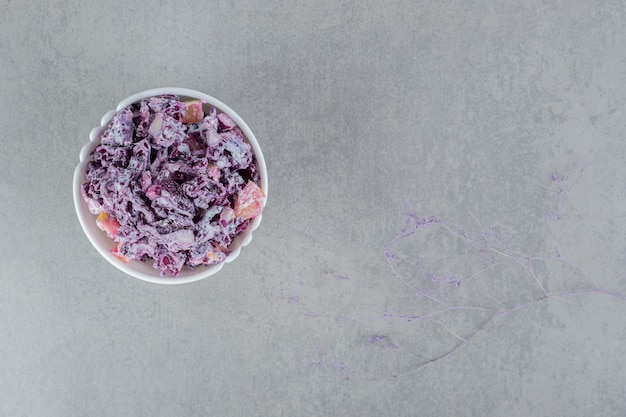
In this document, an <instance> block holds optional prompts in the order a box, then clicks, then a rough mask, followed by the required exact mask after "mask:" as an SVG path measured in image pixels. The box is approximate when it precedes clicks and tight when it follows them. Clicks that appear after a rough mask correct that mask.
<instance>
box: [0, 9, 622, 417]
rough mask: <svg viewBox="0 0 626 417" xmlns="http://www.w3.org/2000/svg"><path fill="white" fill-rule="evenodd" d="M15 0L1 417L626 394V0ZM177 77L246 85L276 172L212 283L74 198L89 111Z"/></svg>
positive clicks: (526, 404) (472, 405)
mask: <svg viewBox="0 0 626 417" xmlns="http://www.w3.org/2000/svg"><path fill="white" fill-rule="evenodd" d="M0 10H2V11H1V12H0V90H1V91H2V94H1V98H0V126H2V129H3V134H2V135H1V136H0V141H1V148H0V235H1V236H2V238H0V257H1V262H0V335H1V339H0V375H1V377H0V416H11V417H14V416H118V417H119V416H223V417H225V416H418V415H419V416H529V415H532V416H569V417H575V416H592V415H593V416H623V415H624V412H625V411H624V410H626V347H625V346H626V331H625V330H624V329H625V325H626V298H625V296H626V289H625V284H626V268H625V266H626V242H625V240H626V233H625V227H624V226H625V225H626V221H625V220H626V218H625V214H626V185H625V184H626V169H625V168H624V160H625V156H626V151H625V147H624V137H625V134H626V122H625V121H626V108H625V104H626V42H624V40H625V39H626V25H625V23H624V22H626V3H624V2H623V1H616V0H608V1H579V0H576V1H569V2H562V1H551V0H548V1H537V0H531V1H525V2H519V1H504V2H494V1H486V0H477V1H472V2H467V1H456V0H455V1H436V2H427V1H400V0H398V1H396V0H394V1H390V2H376V1H296V2H291V1H247V0H242V1H229V2H226V1H211V2H201V1H179V2H169V1H161V2H155V3H153V4H151V5H148V3H138V2H122V1H117V0H115V1H112V2H92V1H80V2H79V1H76V0H67V1H57V0H55V1H48V2H35V3H27V2H18V1H10V0H0ZM158 86H180V87H188V88H193V89H197V90H200V91H204V92H207V93H209V94H211V95H213V96H215V97H217V98H219V99H220V100H222V101H224V102H225V103H227V104H228V105H230V106H231V107H232V108H233V109H235V110H236V111H237V112H238V113H239V114H240V115H241V116H242V117H243V118H244V119H245V120H246V121H247V122H248V124H249V125H250V127H251V128H252V129H253V130H254V132H255V133H256V135H257V138H258V139H259V141H260V143H261V145H262V147H263V149H264V151H265V156H266V160H267V163H268V168H269V174H270V193H269V199H268V202H269V204H268V207H267V210H266V212H265V215H264V220H263V224H262V225H261V227H260V229H259V230H258V231H257V232H256V234H255V239H254V240H253V242H252V244H251V245H250V246H249V247H247V248H246V249H245V250H244V251H243V253H242V255H241V257H240V258H239V259H238V260H237V261H236V262H235V263H234V264H232V265H228V266H227V267H226V268H224V269H223V270H222V271H221V272H220V273H219V274H218V275H216V276H214V277H211V278H209V279H206V280H203V281H201V282H198V283H194V284H190V285H183V286H157V285H151V284H148V283H145V282H142V281H139V280H136V279H133V278H129V277H126V276H124V275H123V274H122V273H121V272H119V271H118V270H117V269H115V268H113V267H112V266H111V265H109V264H108V263H107V262H106V261H105V260H103V259H102V258H101V257H100V256H99V255H98V253H97V252H96V251H95V249H93V248H92V247H91V246H90V244H89V241H88V240H87V239H86V237H85V236H84V234H83V232H82V230H81V228H80V225H79V223H78V220H77V218H76V215H75V212H74V207H73V203H72V190H71V180H72V173H73V169H74V167H75V165H76V164H77V162H78V152H79V150H80V148H81V146H82V145H83V144H84V143H85V141H86V140H87V135H88V133H89V130H90V129H91V128H92V127H93V126H95V125H96V124H97V123H98V121H99V120H100V117H101V116H102V114H103V113H104V112H105V111H107V110H109V109H110V108H112V106H114V105H115V104H117V102H118V101H119V100H121V99H122V98H124V97H126V96H128V95H130V94H132V93H135V92H138V91H141V90H144V89H147V88H152V87H158ZM555 173H556V174H558V175H557V176H555V180H553V179H552V178H551V176H552V174H555ZM561 175H567V179H563V180H561V177H560V176H561ZM559 190H562V191H559ZM407 213H409V216H408V217H407ZM411 213H413V214H411ZM430 215H432V216H437V218H438V219H440V220H441V222H439V223H432V224H430V225H428V226H426V225H424V226H420V227H417V228H416V229H415V230H412V229H410V227H411V224H409V226H408V227H409V229H410V230H409V229H407V231H406V233H405V234H409V232H415V233H412V234H410V236H407V237H406V238H404V239H395V238H394V236H396V235H397V234H398V233H402V232H401V231H402V230H403V228H405V226H406V224H407V223H406V219H407V218H408V219H409V220H411V219H413V222H415V219H416V217H415V216H420V218H425V217H427V216H430ZM411 216H413V217H411ZM409 223H410V222H409ZM413 224H414V223H413ZM492 226H493V228H492ZM446 227H447V228H448V229H446ZM460 227H464V230H465V231H464V232H460V231H459V230H460ZM452 233H458V234H457V235H454V234H452ZM386 250H387V254H386V252H385V251H386ZM458 280H462V283H461V285H460V286H458V287H457V286H455V285H454V282H456V281H458ZM437 358H440V359H439V360H435V359H437Z"/></svg>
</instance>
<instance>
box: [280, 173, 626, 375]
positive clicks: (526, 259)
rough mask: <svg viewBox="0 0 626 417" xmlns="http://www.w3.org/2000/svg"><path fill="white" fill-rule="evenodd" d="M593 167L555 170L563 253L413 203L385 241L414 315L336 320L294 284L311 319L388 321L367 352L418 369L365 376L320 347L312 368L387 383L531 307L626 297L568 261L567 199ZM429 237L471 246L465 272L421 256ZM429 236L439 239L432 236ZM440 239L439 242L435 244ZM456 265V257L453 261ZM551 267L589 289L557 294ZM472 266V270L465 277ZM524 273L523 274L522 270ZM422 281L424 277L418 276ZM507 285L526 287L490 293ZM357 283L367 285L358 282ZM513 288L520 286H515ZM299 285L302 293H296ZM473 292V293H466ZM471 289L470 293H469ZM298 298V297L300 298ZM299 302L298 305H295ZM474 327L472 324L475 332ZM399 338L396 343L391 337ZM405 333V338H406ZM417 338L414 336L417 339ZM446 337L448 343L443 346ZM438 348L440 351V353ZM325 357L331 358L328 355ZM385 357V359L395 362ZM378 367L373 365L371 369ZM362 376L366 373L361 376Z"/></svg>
mask: <svg viewBox="0 0 626 417" xmlns="http://www.w3.org/2000/svg"><path fill="white" fill-rule="evenodd" d="M585 168H586V167H583V168H582V169H580V171H579V172H578V173H577V175H576V176H574V177H573V178H570V177H569V176H565V175H560V174H558V173H554V174H552V175H551V180H552V185H553V189H552V190H551V196H550V199H551V201H550V203H551V207H550V210H549V212H548V213H547V214H546V215H545V216H544V217H543V219H544V220H546V221H552V222H555V223H556V229H555V230H556V231H555V242H556V243H555V246H556V248H555V251H556V254H555V255H551V256H544V255H530V254H528V253H524V251H521V250H519V249H514V248H513V245H512V241H513V239H512V236H510V235H507V234H506V230H505V229H503V228H498V227H495V226H490V227H484V226H483V225H482V224H481V222H480V221H479V219H478V217H477V216H475V215H474V214H473V213H471V212H469V215H470V217H471V218H472V221H473V223H474V224H473V225H472V227H471V228H472V230H476V231H475V232H474V233H471V232H469V231H468V230H467V229H466V228H464V227H452V226H450V225H448V224H447V223H446V222H444V221H443V220H442V219H441V218H439V217H437V216H434V215H429V216H424V217H422V216H419V215H418V214H417V213H416V212H415V211H414V210H413V209H412V208H411V207H410V205H409V204H408V203H407V210H406V218H405V225H404V227H403V228H402V229H401V230H400V231H399V232H398V233H396V234H395V235H394V236H393V237H392V238H391V239H390V240H389V241H388V242H387V243H385V244H384V247H383V249H384V256H385V260H386V262H387V264H388V265H389V268H390V270H391V272H392V275H393V276H394V277H395V278H396V279H397V281H398V282H400V284H401V285H402V286H403V287H404V288H406V289H408V290H409V291H410V293H411V294H412V296H413V297H411V299H413V300H415V301H414V304H412V305H411V307H410V310H412V311H411V312H409V313H398V312H390V311H388V310H387V309H385V310H383V311H382V313H381V314H378V315H359V314H358V312H356V311H354V312H353V314H351V315H332V314H325V313H318V312H314V311H312V310H311V309H310V308H308V307H307V306H306V305H305V304H304V302H303V301H302V299H301V295H300V291H301V289H302V286H303V284H302V283H301V282H299V283H298V284H297V286H295V287H294V291H295V292H292V295H291V296H288V297H285V296H284V294H283V290H282V289H281V295H280V297H279V298H282V299H286V300H287V302H288V303H292V304H298V305H300V306H301V307H302V308H303V310H304V315H305V316H306V317H309V318H318V319H322V318H325V319H331V320H334V321H336V322H338V323H347V324H348V325H351V326H356V325H357V324H360V326H359V328H358V329H355V330H356V331H357V332H358V333H359V334H362V333H363V331H365V327H366V326H364V324H366V323H368V324H371V323H379V322H382V323H384V324H385V325H386V328H387V330H388V332H380V331H378V332H375V333H372V334H369V335H367V334H366V335H365V336H363V337H364V342H363V343H362V344H361V348H364V349H367V350H369V351H372V350H378V351H379V352H385V353H391V354H394V355H400V356H402V357H404V358H406V359H409V362H410V364H409V365H407V364H406V362H404V365H403V366H404V368H403V370H402V371H399V370H397V369H396V370H394V369H390V367H385V369H386V371H385V373H384V374H383V375H381V374H377V375H374V376H372V375H368V376H357V374H359V372H358V369H355V368H356V367H355V368H350V367H349V366H348V364H347V363H348V361H347V360H337V359H332V358H331V354H329V352H328V350H327V349H325V348H318V349H317V355H316V360H315V361H313V362H311V363H310V365H311V366H313V365H314V367H315V368H322V369H327V370H330V371H332V372H333V373H335V374H337V375H339V376H340V377H341V378H342V379H348V380H356V379H380V378H398V377H402V376H407V375H410V374H413V373H415V372H417V371H419V370H421V369H424V368H425V367H428V366H431V365H433V364H435V363H438V362H440V361H442V360H444V359H446V358H449V357H450V356H452V355H454V354H456V353H458V352H459V351H461V350H462V349H464V348H465V347H467V346H468V345H470V344H471V343H472V342H473V341H474V340H476V339H477V338H479V337H481V336H483V335H484V334H486V333H487V332H488V331H489V330H490V329H492V328H493V327H494V326H496V325H497V324H498V323H500V322H502V321H503V319H504V318H506V317H507V316H509V315H511V314H512V313H515V312H518V311H520V310H524V309H526V308H529V307H531V306H533V305H537V304H539V303H542V302H546V301H548V300H551V299H557V298H566V297H574V296H584V295H590V294H602V295H605V296H610V297H615V298H619V299H622V300H626V295H624V294H619V293H615V292H611V291H607V290H605V289H603V288H602V287H601V286H600V285H599V283H598V282H597V281H596V280H595V279H594V277H593V276H590V275H589V274H587V273H586V272H585V271H584V270H583V269H582V268H581V267H580V266H579V265H577V264H576V263H574V262H572V261H571V260H569V259H567V258H566V257H564V256H563V254H562V251H561V242H560V239H561V235H560V225H559V222H560V221H561V219H562V218H563V216H564V215H565V212H566V203H567V197H568V195H569V193H570V192H571V190H572V188H573V187H574V186H575V185H576V184H577V183H578V181H579V180H580V178H581V176H582V174H583V172H584V171H585ZM427 233H431V234H432V233H437V234H440V235H443V236H444V237H445V238H446V239H452V240H454V241H456V242H457V244H459V245H461V246H462V247H464V248H465V250H464V252H463V254H461V255H460V253H461V252H459V251H458V247H456V249H457V251H456V252H455V253H454V254H453V256H457V257H460V258H461V261H462V262H457V263H458V264H459V265H460V266H461V269H460V270H459V271H457V272H456V273H451V272H450V271H442V270H433V269H432V266H433V265H432V264H429V262H428V259H426V256H423V255H421V254H418V253H417V250H418V249H419V248H416V247H414V246H419V245H416V244H415V242H413V239H414V238H416V237H417V236H421V237H424V235H425V234H427ZM427 238H428V239H431V238H432V235H428V236H427ZM433 240H436V239H433ZM407 242H408V243H409V246H413V247H412V249H413V252H412V256H413V257H414V258H413V261H412V262H410V264H411V268H408V269H407V268H404V269H403V268H402V267H401V266H402V265H401V264H402V263H403V262H404V263H407V262H406V260H407V259H409V257H410V256H411V255H409V256H408V257H407V256H406V254H402V253H401V249H400V250H399V246H400V245H401V244H406V243H407ZM436 242H440V241H436ZM415 258H417V260H415ZM445 261H446V262H448V263H449V262H450V259H449V257H447V258H446V259H445ZM446 262H444V263H439V264H437V263H435V264H434V266H439V267H442V268H447V267H448V265H446ZM546 263H554V264H558V265H561V266H562V267H564V268H567V269H568V270H569V272H570V273H572V272H573V273H577V274H579V275H580V276H582V277H584V279H585V281H586V282H587V285H585V286H584V287H583V288H580V289H578V290H573V291H564V292H559V291H555V290H550V289H549V287H548V286H547V285H546V281H549V280H548V278H550V277H549V276H548V275H549V274H548V272H549V269H548V271H547V272H546V271H542V272H538V269H542V267H543V266H545V264H546ZM463 268H465V270H466V272H464V273H461V270H462V269H463ZM543 269H545V268H543ZM518 271H521V273H519V272H518ZM330 275H331V276H332V277H334V278H335V279H336V280H342V281H344V280H346V281H348V280H350V277H348V276H347V275H346V274H343V273H333V274H330ZM416 277H417V278H418V279H416ZM493 279H500V280H506V282H507V285H504V286H502V287H503V288H505V289H511V288H513V289H518V290H520V291H519V295H520V296H519V297H518V298H517V299H514V300H506V301H503V300H502V299H500V298H497V297H495V296H492V295H490V294H489V291H490V290H493V288H494V287H495V286H494V285H491V286H490V285H489V282H487V281H489V280H493ZM355 285H357V286H358V285H360V284H358V283H355ZM511 285H513V286H512V287H511ZM296 287H297V288H296ZM468 287H469V289H470V290H468V291H464V290H465V289H467V288H468ZM472 290H474V291H475V292H476V291H477V292H478V293H479V294H481V296H480V297H471V296H468V294H471V293H472ZM464 292H465V293H464ZM296 294H297V296H296ZM296 299H297V302H294V300H296ZM459 314H461V315H464V316H468V317H469V316H471V315H476V317H478V318H474V319H471V320H469V321H468V320H465V321H462V324H463V325H462V326H460V327H459V326H458V323H455V316H456V317H458V315H459ZM468 323H472V325H471V326H469V329H468ZM427 326H429V327H428V328H430V329H431V332H432V329H437V332H435V333H430V335H432V334H438V335H439V336H438V337H439V339H440V340H432V339H431V340H428V341H427V342H428V343H429V344H435V345H437V347H436V348H435V351H432V350H431V351H429V352H428V353H424V351H426V350H428V346H427V344H424V345H423V346H421V347H417V343H416V342H415V340H417V339H418V338H419V334H418V333H417V332H418V331H421V330H423V329H426V328H427ZM391 333H394V334H395V335H396V336H395V338H394V337H392V336H391ZM403 336H404V337H403ZM412 336H415V338H414V339H411V337H412ZM398 337H399V338H402V339H403V341H402V342H397V341H396V339H397V338H398ZM443 339H446V341H445V343H443V342H442V343H439V342H441V340H443ZM437 349H439V350H438V351H437ZM320 352H323V354H320ZM388 359H389V358H388V357H386V359H380V360H388ZM370 367H371V366H370ZM360 374H362V372H361V373H360Z"/></svg>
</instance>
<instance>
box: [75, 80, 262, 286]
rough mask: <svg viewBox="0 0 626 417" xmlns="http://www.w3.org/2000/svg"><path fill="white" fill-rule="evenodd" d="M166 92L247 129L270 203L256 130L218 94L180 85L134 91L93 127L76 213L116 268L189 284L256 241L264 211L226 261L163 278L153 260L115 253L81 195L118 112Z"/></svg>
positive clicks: (78, 179) (79, 173)
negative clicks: (213, 110) (96, 152)
mask: <svg viewBox="0 0 626 417" xmlns="http://www.w3.org/2000/svg"><path fill="white" fill-rule="evenodd" d="M163 94H174V95H177V96H179V98H180V100H181V101H185V100H192V99H201V100H204V101H205V102H206V103H207V104H208V105H209V106H212V107H215V108H216V109H217V111H218V113H220V112H224V113H227V114H228V115H229V116H230V117H231V118H232V119H233V120H234V121H235V122H236V123H237V125H238V126H239V128H240V129H241V131H242V132H243V134H244V136H245V138H246V140H247V141H248V143H249V144H250V145H251V147H252V150H253V152H254V155H255V157H256V162H257V168H258V172H259V175H260V183H259V186H260V187H261V189H262V190H263V191H264V193H265V195H266V199H265V201H264V203H263V205H264V206H265V204H266V202H267V168H266V166H265V159H264V158H263V152H262V151H261V148H260V146H259V143H258V142H257V140H256V137H255V136H254V133H252V131H251V130H250V128H249V127H248V125H247V124H246V122H244V121H243V119H242V118H241V117H240V116H239V115H238V114H237V113H235V112H234V111H233V110H232V109H231V108H230V107H228V106H227V105H225V104H224V103H222V102H221V101H219V100H217V99H215V98H214V97H211V96H210V95H208V94H205V93H201V92H199V91H194V90H190V89H187V88H176V87H167V88H155V89H151V90H146V91H142V92H140V93H137V94H133V95H132V96H130V97H127V98H125V99H124V100H122V101H121V102H120V103H119V104H118V105H117V108H116V109H115V110H110V111H108V112H107V113H106V114H105V115H104V116H103V117H102V120H101V121H100V126H98V127H95V128H93V129H92V130H91V133H90V134H89V143H87V144H85V146H83V148H82V149H81V151H80V162H79V163H78V166H77V167H76V170H75V171H74V205H75V207H76V213H77V214H78V220H79V221H80V224H81V226H82V227H83V230H84V231H85V234H86V235H87V237H88V238H89V241H90V242H91V243H92V244H93V246H94V247H95V248H96V249H97V250H98V252H100V254H101V255H102V256H103V257H104V258H105V259H106V260H107V261H109V262H110V263H111V264H112V265H114V266H115V267H116V268H118V269H120V270H121V271H123V272H125V273H127V274H128V275H130V276H133V277H135V278H139V279H141V280H144V281H149V282H153V283H157V284H185V283H189V282H194V281H198V280H201V279H204V278H207V277H209V276H211V275H213V274H215V273H217V272H218V271H220V270H221V269H222V268H223V267H224V264H226V263H230V262H232V261H234V260H235V259H236V258H237V257H238V256H239V254H240V252H241V249H242V248H243V247H244V246H246V245H248V244H249V243H250V241H251V240H252V232H253V231H254V230H256V229H257V228H258V227H259V224H260V223H261V219H262V214H259V215H258V216H257V217H256V218H255V219H254V220H253V221H252V223H251V224H250V226H249V227H248V229H247V230H246V231H245V232H244V233H243V234H241V235H240V236H237V238H235V239H234V240H233V242H232V244H231V245H230V246H229V250H230V254H229V255H228V256H227V257H226V260H225V261H224V262H222V263H220V264H217V265H211V266H198V267H196V268H195V269H193V270H189V269H188V268H187V267H184V268H183V269H182V270H181V271H180V274H179V275H178V277H176V278H172V277H165V278H162V277H161V276H160V275H159V271H157V270H156V269H154V267H153V266H152V265H153V262H152V261H148V262H146V263H141V262H138V261H135V260H131V261H129V262H128V263H124V262H122V261H121V260H120V259H119V258H117V257H115V256H114V255H112V254H111V252H110V250H111V249H113V247H114V246H115V243H114V242H113V240H111V239H110V238H109V237H108V236H107V235H106V234H105V232H103V231H102V230H100V229H99V228H98V227H97V226H96V217H97V215H94V214H91V213H90V212H89V210H88V208H87V204H86V203H85V201H84V199H83V197H82V194H81V185H82V183H83V182H85V181H86V178H85V168H86V165H87V162H88V161H89V160H90V155H91V152H92V151H93V150H94V149H95V148H96V147H97V146H98V145H99V144H100V134H101V132H102V131H103V130H104V128H105V127H106V126H107V124H108V123H109V122H110V121H111V119H112V118H113V116H114V115H115V114H116V113H117V112H118V111H120V110H122V109H124V108H125V107H127V106H129V105H130V104H132V103H135V102H138V101H140V100H142V99H144V98H148V97H153V96H160V95H163Z"/></svg>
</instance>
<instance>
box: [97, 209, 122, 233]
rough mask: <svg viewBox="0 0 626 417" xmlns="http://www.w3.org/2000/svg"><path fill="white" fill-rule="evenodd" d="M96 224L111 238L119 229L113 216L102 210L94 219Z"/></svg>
mask: <svg viewBox="0 0 626 417" xmlns="http://www.w3.org/2000/svg"><path fill="white" fill-rule="evenodd" d="M96 225H97V226H98V227H99V228H100V230H104V231H105V232H106V234H107V236H109V237H110V238H111V239H113V238H114V237H115V235H117V231H118V230H119V229H120V224H119V222H118V221H117V220H115V217H112V216H111V215H109V213H105V212H102V213H100V215H99V216H98V218H97V219H96Z"/></svg>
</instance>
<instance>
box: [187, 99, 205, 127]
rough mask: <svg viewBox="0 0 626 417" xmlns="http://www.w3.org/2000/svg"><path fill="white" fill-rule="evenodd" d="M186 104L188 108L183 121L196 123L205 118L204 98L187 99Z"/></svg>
mask: <svg viewBox="0 0 626 417" xmlns="http://www.w3.org/2000/svg"><path fill="white" fill-rule="evenodd" d="M185 105H186V108H185V111H184V112H183V123H196V122H199V121H200V120H202V119H203V118H204V111H203V110H202V100H191V101H186V102H185Z"/></svg>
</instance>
